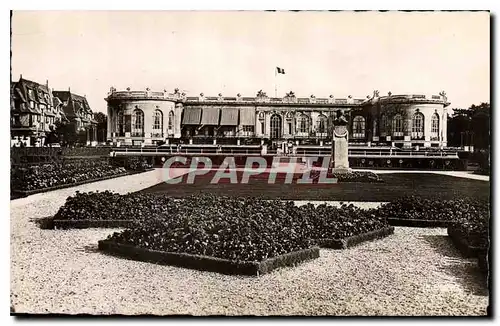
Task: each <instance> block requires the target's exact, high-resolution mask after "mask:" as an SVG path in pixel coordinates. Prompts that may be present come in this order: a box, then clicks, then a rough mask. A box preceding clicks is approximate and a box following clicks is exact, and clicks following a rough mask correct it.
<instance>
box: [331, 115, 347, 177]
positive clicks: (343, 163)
mask: <svg viewBox="0 0 500 326" xmlns="http://www.w3.org/2000/svg"><path fill="white" fill-rule="evenodd" d="M340 122H343V121H342V120H341V121H340ZM348 133H349V132H348V130H347V126H346V125H345V124H344V123H342V124H337V125H335V126H334V131H333V141H334V146H333V173H335V174H347V173H349V172H351V169H350V168H349V140H348Z"/></svg>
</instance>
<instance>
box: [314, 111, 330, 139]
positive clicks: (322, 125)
mask: <svg viewBox="0 0 500 326" xmlns="http://www.w3.org/2000/svg"><path fill="white" fill-rule="evenodd" d="M327 122H328V118H327V117H326V116H325V115H323V114H321V115H320V116H319V117H318V125H317V128H316V129H317V131H318V132H319V133H321V134H323V133H326V129H327V126H326V125H327Z"/></svg>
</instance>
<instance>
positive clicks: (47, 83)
mask: <svg viewBox="0 0 500 326" xmlns="http://www.w3.org/2000/svg"><path fill="white" fill-rule="evenodd" d="M46 85H47V89H49V80H48V79H47V82H46Z"/></svg>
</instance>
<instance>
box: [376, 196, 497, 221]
mask: <svg viewBox="0 0 500 326" xmlns="http://www.w3.org/2000/svg"><path fill="white" fill-rule="evenodd" d="M488 212H489V205H488V203H487V202H485V201H480V200H473V199H460V200H435V199H426V198H420V197H415V196H407V197H401V198H398V199H397V200H395V201H393V202H390V203H387V204H383V205H381V206H380V207H379V208H378V210H377V212H376V215H377V216H380V217H385V218H387V220H388V222H389V224H390V225H393V226H413V227H448V226H450V225H452V224H453V223H455V222H456V221H458V220H463V219H466V220H467V219H471V218H473V217H475V216H483V215H485V214H488Z"/></svg>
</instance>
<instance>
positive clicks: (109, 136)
mask: <svg viewBox="0 0 500 326" xmlns="http://www.w3.org/2000/svg"><path fill="white" fill-rule="evenodd" d="M111 112H112V109H111V107H109V105H108V119H107V130H106V139H107V140H110V139H111V120H112V113H111ZM106 139H104V141H106Z"/></svg>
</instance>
